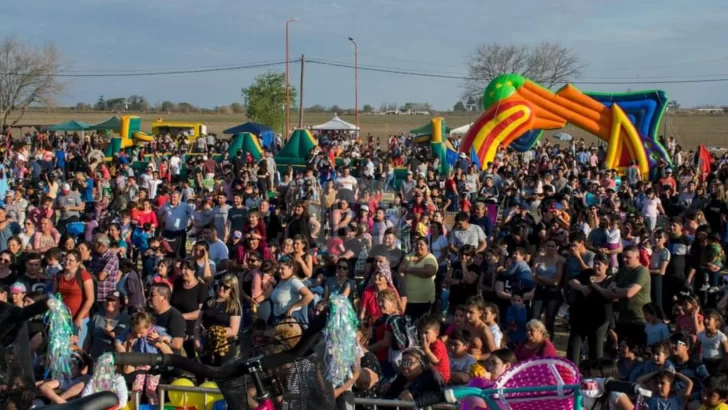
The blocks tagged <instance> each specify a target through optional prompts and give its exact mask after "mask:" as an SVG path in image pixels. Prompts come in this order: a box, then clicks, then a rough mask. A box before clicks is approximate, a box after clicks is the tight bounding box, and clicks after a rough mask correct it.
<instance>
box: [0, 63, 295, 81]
mask: <svg viewBox="0 0 728 410" xmlns="http://www.w3.org/2000/svg"><path fill="white" fill-rule="evenodd" d="M297 61H298V60H291V62H297ZM285 63H286V62H285V61H277V62H271V63H257V64H247V65H238V66H232V67H216V68H200V69H186V70H170V71H154V72H149V73H140V72H137V73H79V74H69V73H66V74H64V73H59V74H55V76H56V77H74V78H78V77H151V76H163V75H176V74H199V73H212V72H220V71H237V70H245V69H250V68H262V67H273V66H278V65H283V64H285ZM28 74H29V73H20V72H14V73H13V72H10V73H0V75H9V76H24V75H28Z"/></svg>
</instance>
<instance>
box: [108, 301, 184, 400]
mask: <svg viewBox="0 0 728 410" xmlns="http://www.w3.org/2000/svg"><path fill="white" fill-rule="evenodd" d="M171 342H172V338H171V337H170V336H169V335H168V334H166V333H164V332H162V331H161V329H159V328H157V327H156V326H154V325H152V317H151V316H150V315H149V314H148V313H146V312H137V313H135V314H134V316H132V318H131V327H130V328H129V330H127V331H126V332H124V333H122V334H121V335H119V337H118V338H117V339H116V351H117V352H136V353H160V352H161V353H168V354H172V349H170V348H169V343H171ZM149 368H150V367H149V366H139V367H136V368H133V367H132V366H126V368H125V371H126V373H131V372H133V371H142V372H141V373H139V374H137V375H136V377H135V378H134V383H133V385H132V391H133V392H141V391H145V393H146V395H147V398H148V399H149V404H157V403H158V400H157V386H158V385H159V377H160V375H151V374H145V373H144V372H143V371H144V370H148V369H149Z"/></svg>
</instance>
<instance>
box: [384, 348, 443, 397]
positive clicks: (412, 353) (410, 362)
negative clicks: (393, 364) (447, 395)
mask: <svg viewBox="0 0 728 410" xmlns="http://www.w3.org/2000/svg"><path fill="white" fill-rule="evenodd" d="M444 385H445V382H444V381H443V379H442V377H441V376H440V375H439V373H437V371H436V370H434V368H433V367H432V366H429V365H428V363H427V356H425V353H424V352H422V350H420V349H417V348H413V349H407V350H405V351H404V353H402V364H401V366H400V369H399V374H398V375H397V377H395V379H394V380H393V381H392V384H391V385H390V386H389V389H387V391H386V393H385V394H384V398H385V399H399V400H407V401H412V400H414V398H415V397H417V398H418V399H423V397H424V396H429V395H432V396H434V397H437V395H439V394H441V391H442V389H443V387H444Z"/></svg>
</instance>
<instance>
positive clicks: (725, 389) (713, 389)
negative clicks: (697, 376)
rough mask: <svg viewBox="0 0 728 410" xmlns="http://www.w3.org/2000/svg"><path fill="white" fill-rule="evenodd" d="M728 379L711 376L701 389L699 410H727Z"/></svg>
mask: <svg viewBox="0 0 728 410" xmlns="http://www.w3.org/2000/svg"><path fill="white" fill-rule="evenodd" d="M726 400H728V377H726V376H725V375H722V374H721V375H717V374H716V375H713V376H710V377H709V378H708V380H707V381H706V382H705V387H704V388H703V397H702V402H701V406H700V410H728V405H726V404H725V402H726Z"/></svg>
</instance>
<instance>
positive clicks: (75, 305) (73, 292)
mask: <svg viewBox="0 0 728 410" xmlns="http://www.w3.org/2000/svg"><path fill="white" fill-rule="evenodd" d="M81 280H83V281H84V282H86V281H89V280H93V279H92V278H91V275H90V274H89V273H88V272H86V271H85V270H81ZM82 288H83V285H82V284H81V285H79V284H77V283H76V275H74V276H73V277H72V278H71V280H66V279H64V278H63V272H58V290H57V291H58V293H60V294H61V300H62V301H63V304H64V305H66V306H67V307H68V310H70V311H71V316H72V317H73V318H74V319H75V318H76V315H77V314H78V312H79V311H80V310H81V307H82V306H83V301H84V297H83V290H82ZM88 315H89V314H88V313H86V316H84V318H87V317H88Z"/></svg>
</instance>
